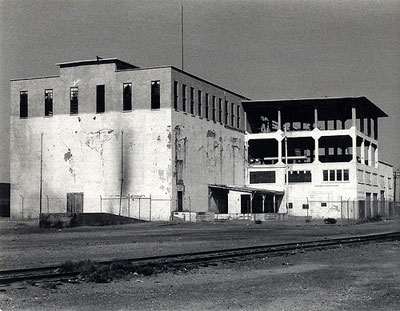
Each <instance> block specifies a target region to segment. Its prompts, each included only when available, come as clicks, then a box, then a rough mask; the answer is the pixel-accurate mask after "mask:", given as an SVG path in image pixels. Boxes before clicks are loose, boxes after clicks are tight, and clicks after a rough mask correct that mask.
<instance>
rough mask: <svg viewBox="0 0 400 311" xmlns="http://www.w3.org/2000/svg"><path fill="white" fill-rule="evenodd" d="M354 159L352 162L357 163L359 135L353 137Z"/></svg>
mask: <svg viewBox="0 0 400 311" xmlns="http://www.w3.org/2000/svg"><path fill="white" fill-rule="evenodd" d="M351 143H352V146H351V148H352V152H353V159H352V162H357V135H354V136H352V137H351Z"/></svg>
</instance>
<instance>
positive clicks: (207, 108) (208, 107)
mask: <svg viewBox="0 0 400 311" xmlns="http://www.w3.org/2000/svg"><path fill="white" fill-rule="evenodd" d="M209 97H210V96H209V95H208V94H207V93H206V111H205V117H206V119H208V113H209V110H210V106H209V103H208V99H209Z"/></svg>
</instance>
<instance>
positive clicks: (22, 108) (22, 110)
mask: <svg viewBox="0 0 400 311" xmlns="http://www.w3.org/2000/svg"><path fill="white" fill-rule="evenodd" d="M19 116H20V117H21V118H27V117H28V92H27V91H22V92H20V93H19Z"/></svg>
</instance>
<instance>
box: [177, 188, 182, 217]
mask: <svg viewBox="0 0 400 311" xmlns="http://www.w3.org/2000/svg"><path fill="white" fill-rule="evenodd" d="M178 212H183V192H182V191H178Z"/></svg>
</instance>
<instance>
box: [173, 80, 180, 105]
mask: <svg viewBox="0 0 400 311" xmlns="http://www.w3.org/2000/svg"><path fill="white" fill-rule="evenodd" d="M178 96H179V95H178V82H177V81H174V109H175V110H178Z"/></svg>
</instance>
